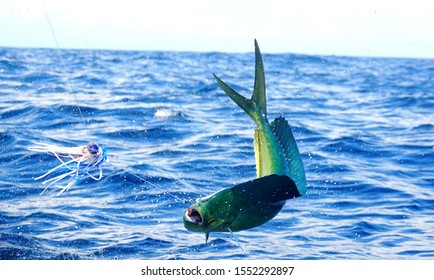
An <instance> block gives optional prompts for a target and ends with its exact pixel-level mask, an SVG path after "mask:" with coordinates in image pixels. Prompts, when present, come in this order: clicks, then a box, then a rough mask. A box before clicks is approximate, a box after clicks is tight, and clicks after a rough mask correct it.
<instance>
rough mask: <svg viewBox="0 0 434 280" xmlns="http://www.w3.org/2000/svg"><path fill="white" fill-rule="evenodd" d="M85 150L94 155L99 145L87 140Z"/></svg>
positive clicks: (98, 150)
mask: <svg viewBox="0 0 434 280" xmlns="http://www.w3.org/2000/svg"><path fill="white" fill-rule="evenodd" d="M86 148H87V150H88V151H89V153H90V154H92V155H96V154H98V153H99V152H100V149H101V148H100V147H99V146H98V144H97V143H95V142H89V143H88V144H87V146H86Z"/></svg>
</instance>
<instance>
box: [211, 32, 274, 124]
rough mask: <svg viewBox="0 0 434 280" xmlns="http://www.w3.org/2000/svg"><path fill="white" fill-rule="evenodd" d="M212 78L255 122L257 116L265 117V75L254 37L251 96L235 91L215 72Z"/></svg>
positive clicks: (257, 119) (257, 118)
mask: <svg viewBox="0 0 434 280" xmlns="http://www.w3.org/2000/svg"><path fill="white" fill-rule="evenodd" d="M213 75H214V78H215V80H216V81H217V84H218V85H219V86H220V88H221V89H222V90H223V91H224V92H225V93H226V95H227V96H229V97H230V98H231V99H232V100H233V101H234V102H235V103H236V104H237V105H238V106H239V107H240V108H241V109H243V110H244V111H245V112H246V113H247V114H248V115H249V116H250V117H251V118H252V119H253V120H254V121H255V122H258V121H259V118H261V117H262V118H264V119H266V118H267V102H266V94H265V75H264V64H263V62H262V55H261V51H260V50H259V46H258V42H257V41H256V39H255V85H254V88H253V94H252V98H251V99H248V98H245V97H244V96H242V95H241V94H239V93H238V92H236V91H235V90H234V89H232V88H231V87H230V86H228V85H227V84H226V83H225V82H223V81H222V80H221V79H220V78H219V77H217V76H216V75H215V74H213Z"/></svg>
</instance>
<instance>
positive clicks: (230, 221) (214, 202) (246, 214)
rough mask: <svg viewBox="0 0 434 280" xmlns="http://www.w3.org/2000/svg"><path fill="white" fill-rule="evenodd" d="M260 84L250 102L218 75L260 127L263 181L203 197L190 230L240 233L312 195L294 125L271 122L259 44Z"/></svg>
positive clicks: (190, 215) (188, 216)
mask: <svg viewBox="0 0 434 280" xmlns="http://www.w3.org/2000/svg"><path fill="white" fill-rule="evenodd" d="M255 57H256V67H255V85H254V89H253V95H252V98H251V99H247V98H245V97H243V96H242V95H240V94H239V93H237V92H236V91H235V90H233V89H232V88H231V87H229V86H228V85H227V84H225V83H224V82H223V81H222V80H221V79H220V78H218V77H217V76H216V75H214V77H215V79H216V81H217V83H218V85H219V86H220V88H221V89H223V91H224V92H225V93H226V94H227V95H228V96H229V97H230V98H231V99H232V100H233V101H234V102H235V103H236V104H237V105H238V106H240V107H241V108H242V109H243V110H244V111H245V112H246V113H247V114H248V115H249V116H250V117H251V118H252V119H253V121H254V122H255V123H256V126H257V127H256V129H255V135H254V149H255V158H256V173H257V177H258V178H257V179H255V180H252V181H248V182H245V183H242V184H239V185H236V186H233V187H230V188H227V189H224V190H221V191H219V192H216V193H214V194H212V195H210V196H208V197H205V198H201V199H198V200H197V201H196V202H195V203H194V204H193V205H192V206H190V207H189V208H188V209H187V210H186V212H185V214H184V218H183V220H184V225H185V227H186V228H187V229H188V230H190V231H196V232H205V233H206V236H207V238H208V234H209V232H216V231H230V232H235V231H240V230H245V229H249V228H253V227H256V226H259V225H262V224H263V223H265V222H267V221H269V220H271V219H272V218H274V217H275V216H276V215H277V214H278V213H279V212H280V210H281V209H282V207H283V206H284V204H285V201H286V200H287V199H290V198H295V197H299V196H301V195H304V194H305V193H306V177H305V172H304V166H303V162H302V160H301V157H300V153H299V150H298V148H297V144H296V142H295V139H294V136H293V134H292V131H291V128H290V126H289V124H288V122H287V121H286V120H285V118H283V117H278V118H276V119H275V120H274V121H273V122H271V123H269V122H268V119H267V106H266V94H265V76H264V67H263V62H262V56H261V52H260V50H259V47H258V44H257V42H256V40H255Z"/></svg>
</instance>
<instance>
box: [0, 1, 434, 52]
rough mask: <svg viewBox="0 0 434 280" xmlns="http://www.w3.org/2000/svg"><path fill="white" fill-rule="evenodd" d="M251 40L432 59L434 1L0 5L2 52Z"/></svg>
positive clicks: (278, 46)
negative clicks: (13, 49) (25, 49)
mask: <svg viewBox="0 0 434 280" xmlns="http://www.w3.org/2000/svg"><path fill="white" fill-rule="evenodd" d="M47 15H48V18H49V20H48V19H47ZM50 23H51V27H50ZM51 30H53V32H52V31H51ZM52 33H54V36H53V34H52ZM54 38H55V39H54ZM255 38H256V39H257V40H258V42H259V44H260V46H261V50H262V52H264V53H299V54H310V55H344V56H375V57H414V58H434V1H430V0H411V1H399V0H394V1H389V0H364V1H349V0H346V1H345V0H327V1H325V0H323V1H321V0H298V1H294V0H264V1H259V0H214V1H209V0H177V1H176V0H154V1H144V0H142V1H139V0H116V1H107V0H105V1H97V0H74V1H61V0H0V47H2V46H3V47H49V48H56V41H57V45H58V46H59V47H60V48H85V49H121V50H161V51H203V52H208V51H219V52H252V51H253V39H255Z"/></svg>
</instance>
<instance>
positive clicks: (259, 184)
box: [232, 174, 301, 203]
mask: <svg viewBox="0 0 434 280" xmlns="http://www.w3.org/2000/svg"><path fill="white" fill-rule="evenodd" d="M232 189H233V191H236V192H238V193H239V194H242V195H246V196H250V197H252V198H254V199H256V200H258V201H261V202H264V203H277V202H281V201H284V200H287V199H291V198H296V197H299V196H301V194H300V192H299V191H298V189H297V186H296V185H295V183H294V181H293V180H292V179H291V178H289V177H288V176H284V175H277V174H272V175H268V176H264V177H260V178H257V179H254V180H251V181H248V182H245V183H241V184H239V185H236V186H234V187H232Z"/></svg>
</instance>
